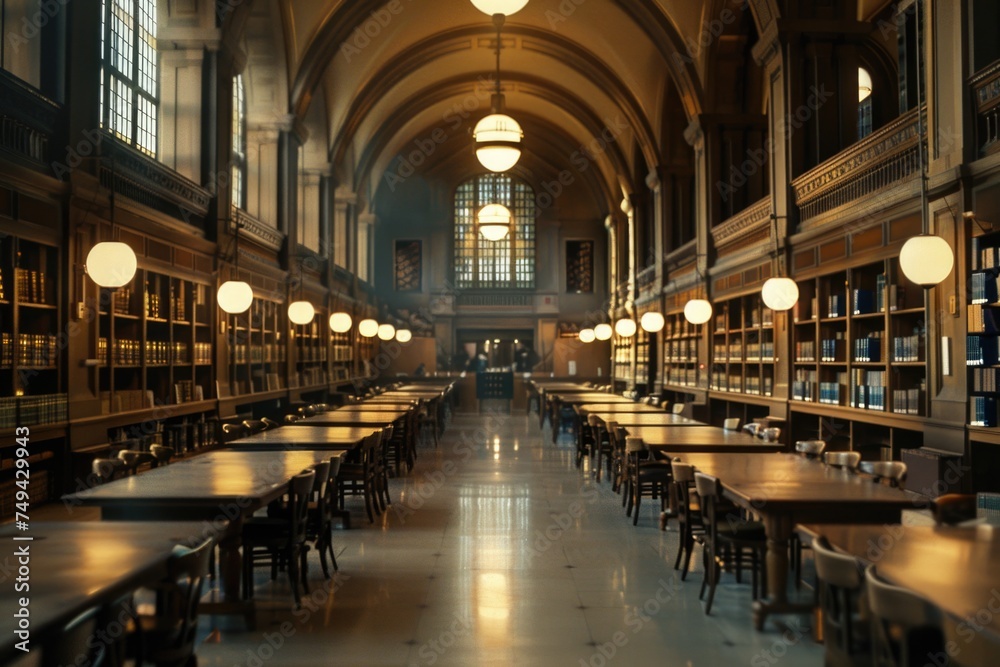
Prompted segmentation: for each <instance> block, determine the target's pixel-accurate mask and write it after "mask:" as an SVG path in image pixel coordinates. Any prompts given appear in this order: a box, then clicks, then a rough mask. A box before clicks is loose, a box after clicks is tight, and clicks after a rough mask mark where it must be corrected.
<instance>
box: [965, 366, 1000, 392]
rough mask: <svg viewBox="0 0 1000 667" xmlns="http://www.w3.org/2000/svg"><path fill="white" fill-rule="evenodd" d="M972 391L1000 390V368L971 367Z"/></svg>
mask: <svg viewBox="0 0 1000 667" xmlns="http://www.w3.org/2000/svg"><path fill="white" fill-rule="evenodd" d="M969 374H970V375H971V376H972V391H982V392H997V391H1000V368H970V369H969Z"/></svg>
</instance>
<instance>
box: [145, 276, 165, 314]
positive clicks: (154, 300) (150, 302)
mask: <svg viewBox="0 0 1000 667" xmlns="http://www.w3.org/2000/svg"><path fill="white" fill-rule="evenodd" d="M143 301H144V306H145V310H146V317H151V318H153V319H156V320H159V319H163V314H162V312H161V311H160V295H159V294H157V293H156V292H150V291H149V283H148V282H147V283H146V292H145V294H144V295H143Z"/></svg>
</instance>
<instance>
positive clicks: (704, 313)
mask: <svg viewBox="0 0 1000 667" xmlns="http://www.w3.org/2000/svg"><path fill="white" fill-rule="evenodd" d="M684 319H686V320H687V321H688V322H690V323H691V324H704V323H705V322H708V321H709V320H710V319H712V303H711V302H710V301H707V300H705V299H691V300H690V301H688V302H687V303H686V304H684Z"/></svg>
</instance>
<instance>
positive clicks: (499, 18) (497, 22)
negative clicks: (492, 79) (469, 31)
mask: <svg viewBox="0 0 1000 667" xmlns="http://www.w3.org/2000/svg"><path fill="white" fill-rule="evenodd" d="M505 18H506V17H505V16H504V15H503V14H501V13H496V14H494V15H493V25H494V26H495V27H496V29H497V49H496V54H497V81H496V84H497V93H496V98H494V107H495V108H494V109H493V111H494V113H500V112H501V111H502V109H501V108H500V95H501V94H502V93H501V88H500V49H501V48H503V43H502V42H501V41H500V30H501V28H503V24H504V20H505Z"/></svg>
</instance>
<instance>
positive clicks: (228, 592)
mask: <svg viewBox="0 0 1000 667" xmlns="http://www.w3.org/2000/svg"><path fill="white" fill-rule="evenodd" d="M242 536H243V520H242V519H236V520H233V521H231V522H230V523H229V526H228V527H227V528H226V531H225V532H224V533H223V534H222V535H221V536H219V578H220V579H221V581H222V599H223V600H225V601H226V602H238V601H240V600H241V599H242V596H241V595H240V593H241V591H240V583H241V581H242V579H241V576H240V575H241V573H242V570H243V560H242V558H241V557H240V545H241V542H242Z"/></svg>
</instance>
